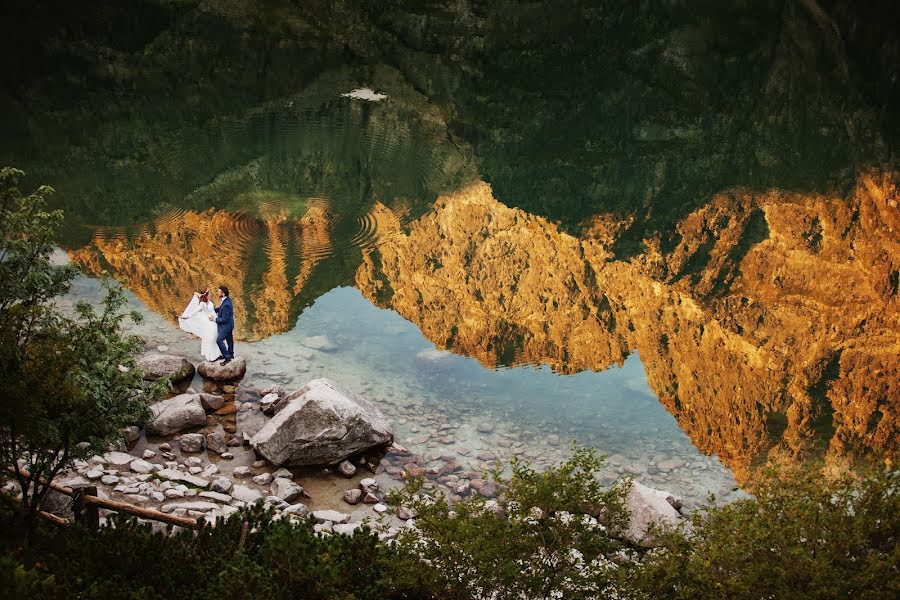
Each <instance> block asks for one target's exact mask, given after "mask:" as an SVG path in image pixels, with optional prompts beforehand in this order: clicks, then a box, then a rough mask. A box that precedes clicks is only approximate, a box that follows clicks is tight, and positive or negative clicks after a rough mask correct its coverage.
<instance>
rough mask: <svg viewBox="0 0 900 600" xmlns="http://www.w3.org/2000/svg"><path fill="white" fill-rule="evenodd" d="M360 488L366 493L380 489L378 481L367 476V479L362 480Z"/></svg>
mask: <svg viewBox="0 0 900 600" xmlns="http://www.w3.org/2000/svg"><path fill="white" fill-rule="evenodd" d="M359 489H361V490H362V491H363V492H365V493H367V494H368V493H370V492H373V493H374V492H377V491H378V482H377V481H375V480H374V479H372V478H371V477H366V478H365V479H362V480H360V482H359Z"/></svg>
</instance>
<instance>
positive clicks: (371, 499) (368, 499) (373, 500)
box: [360, 492, 381, 504]
mask: <svg viewBox="0 0 900 600" xmlns="http://www.w3.org/2000/svg"><path fill="white" fill-rule="evenodd" d="M360 493H362V492H360ZM380 500H381V499H380V498H379V497H378V496H376V495H375V494H373V493H372V492H366V495H365V497H364V498H363V504H378V502H379V501H380Z"/></svg>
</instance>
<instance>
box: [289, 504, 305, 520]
mask: <svg viewBox="0 0 900 600" xmlns="http://www.w3.org/2000/svg"><path fill="white" fill-rule="evenodd" d="M284 514H286V515H295V516H298V517H304V518H305V517H308V516H309V507H307V506H306V505H305V504H291V505H290V506H288V507H287V508H285V509H284Z"/></svg>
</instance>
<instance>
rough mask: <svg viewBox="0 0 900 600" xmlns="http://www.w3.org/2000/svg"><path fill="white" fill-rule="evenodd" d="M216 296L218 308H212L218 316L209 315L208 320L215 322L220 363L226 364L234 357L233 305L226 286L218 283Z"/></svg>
mask: <svg viewBox="0 0 900 600" xmlns="http://www.w3.org/2000/svg"><path fill="white" fill-rule="evenodd" d="M216 296H218V297H219V302H220V304H219V308H215V309H214V310H215V311H216V314H217V315H218V316H215V317H214V316H213V315H209V320H210V321H213V320H214V321H215V322H216V326H217V328H218V330H219V335H218V337H216V345H218V346H219V352H221V353H222V359H221V360H222V364H223V365H227V364H228V363H230V362H231V359H233V358H234V307H232V306H231V298H229V297H228V286H225V285H220V286H219V288H218V289H217V290H216ZM226 342H227V343H228V345H227V346H226V345H225V343H226Z"/></svg>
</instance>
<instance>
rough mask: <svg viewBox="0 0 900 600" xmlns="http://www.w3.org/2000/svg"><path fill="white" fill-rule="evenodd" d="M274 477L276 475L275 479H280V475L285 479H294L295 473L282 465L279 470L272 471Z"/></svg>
mask: <svg viewBox="0 0 900 600" xmlns="http://www.w3.org/2000/svg"><path fill="white" fill-rule="evenodd" d="M272 477H274V478H275V479H278V478H279V477H284V478H285V479H293V478H294V474H293V473H291V472H290V471H288V470H287V469H285V468H284V467H281V468H280V469H278V470H277V471H275V472H274V473H272Z"/></svg>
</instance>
